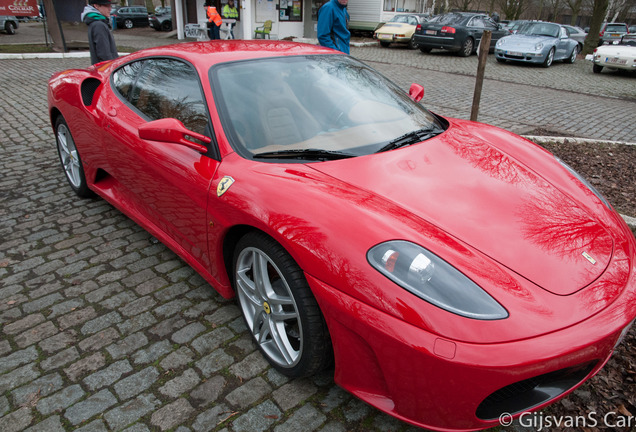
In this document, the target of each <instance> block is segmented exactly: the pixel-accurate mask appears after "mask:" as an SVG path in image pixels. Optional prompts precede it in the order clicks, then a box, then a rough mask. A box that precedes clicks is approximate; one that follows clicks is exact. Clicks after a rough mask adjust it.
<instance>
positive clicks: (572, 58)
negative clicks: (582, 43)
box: [566, 44, 579, 64]
mask: <svg viewBox="0 0 636 432" xmlns="http://www.w3.org/2000/svg"><path fill="white" fill-rule="evenodd" d="M578 53H579V46H578V44H577V45H575V46H574V48H573V49H572V54H570V57H568V59H567V60H566V63H570V64H572V63H574V62H575V61H576V56H577V55H578Z"/></svg>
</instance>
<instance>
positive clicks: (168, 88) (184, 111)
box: [128, 59, 208, 134]
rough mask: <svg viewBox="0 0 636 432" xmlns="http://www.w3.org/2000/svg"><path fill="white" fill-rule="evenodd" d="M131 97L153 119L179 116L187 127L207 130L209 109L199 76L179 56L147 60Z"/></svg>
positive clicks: (203, 131) (199, 131) (177, 117)
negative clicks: (176, 58)
mask: <svg viewBox="0 0 636 432" xmlns="http://www.w3.org/2000/svg"><path fill="white" fill-rule="evenodd" d="M145 63H146V64H145V65H144V66H145V67H144V68H143V70H141V72H140V74H139V78H138V79H137V81H136V83H135V85H134V86H133V90H132V92H131V93H130V96H129V97H128V100H129V101H130V102H131V103H132V105H134V106H135V107H136V108H137V109H138V110H139V111H141V112H142V113H144V114H145V115H146V116H148V117H149V118H150V119H151V120H158V119H162V118H176V119H178V120H181V122H183V124H184V125H185V127H186V128H188V129H190V130H192V131H194V132H198V133H200V134H204V133H205V128H206V126H207V124H208V113H207V108H206V104H205V100H204V98H203V94H202V90H201V85H200V83H199V76H198V74H197V73H196V71H195V70H194V68H193V67H192V66H190V65H189V64H187V63H184V62H182V61H179V60H173V59H151V60H147V61H146V62H145Z"/></svg>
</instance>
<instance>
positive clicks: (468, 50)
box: [457, 37, 475, 57]
mask: <svg viewBox="0 0 636 432" xmlns="http://www.w3.org/2000/svg"><path fill="white" fill-rule="evenodd" d="M474 48H475V41H474V40H473V38H471V37H467V38H466V40H465V41H464V43H463V44H462V47H461V49H460V50H459V51H457V55H458V56H460V57H468V56H470V55H471V54H472V53H473V49H474Z"/></svg>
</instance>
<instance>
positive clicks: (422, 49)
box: [419, 45, 432, 54]
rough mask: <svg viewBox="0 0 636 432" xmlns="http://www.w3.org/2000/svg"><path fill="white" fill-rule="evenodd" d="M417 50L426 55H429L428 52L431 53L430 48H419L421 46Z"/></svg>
mask: <svg viewBox="0 0 636 432" xmlns="http://www.w3.org/2000/svg"><path fill="white" fill-rule="evenodd" d="M419 48H420V51H422V52H423V53H424V54H428V53H430V52H431V49H432V48H429V47H425V46H421V45H420V47H419Z"/></svg>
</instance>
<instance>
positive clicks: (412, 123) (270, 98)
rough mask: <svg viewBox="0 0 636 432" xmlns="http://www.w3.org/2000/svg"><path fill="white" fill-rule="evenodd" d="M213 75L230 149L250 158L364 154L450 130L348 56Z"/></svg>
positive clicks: (266, 62) (247, 64) (238, 66)
mask: <svg viewBox="0 0 636 432" xmlns="http://www.w3.org/2000/svg"><path fill="white" fill-rule="evenodd" d="M210 74H211V80H212V86H213V89H214V93H215V95H216V97H215V100H216V103H217V108H218V111H219V113H220V116H221V121H222V123H223V128H224V130H225V131H226V134H227V136H228V139H229V141H230V144H231V145H232V147H233V148H234V149H235V150H236V151H237V152H238V153H239V154H240V155H242V156H243V157H247V158H252V157H254V156H255V155H262V154H267V153H269V154H271V153H272V152H277V154H281V152H286V153H287V154H297V153H298V151H304V150H306V151H308V153H309V150H311V153H312V154H318V153H320V154H325V152H332V153H337V154H345V155H347V156H361V155H366V154H371V153H374V152H376V151H378V150H380V149H382V148H384V147H385V146H386V145H387V143H390V142H391V141H393V140H395V139H396V138H398V137H401V136H403V135H405V134H408V133H411V132H413V131H419V130H422V129H426V130H430V129H433V130H438V131H439V132H442V131H443V126H442V125H441V124H440V122H439V121H438V120H437V118H436V117H435V116H433V115H432V114H431V113H430V112H428V111H427V110H426V109H425V108H424V107H422V106H421V105H420V104H418V103H416V102H414V101H413V100H411V99H410V98H409V96H408V95H407V94H406V93H405V92H404V91H402V90H401V89H400V88H398V87H397V86H396V85H395V84H393V83H391V82H390V81H388V80H387V79H386V78H384V77H382V76H381V75H379V74H378V73H377V72H375V71H374V70H373V69H371V68H369V67H368V66H366V65H364V64H362V63H360V62H358V61H357V60H355V59H353V58H351V57H347V56H343V55H319V56H294V57H278V58H266V59H259V60H247V61H239V62H234V63H225V64H222V65H219V66H216V67H214V68H212V70H211V72H210ZM439 132H438V133H439Z"/></svg>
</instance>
